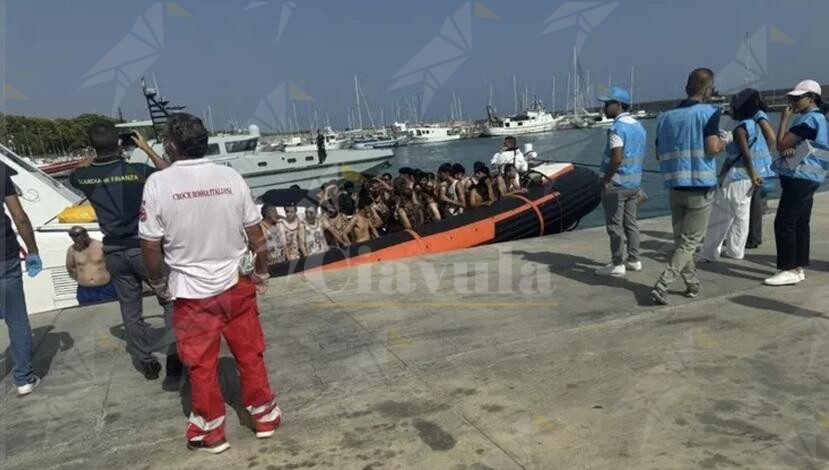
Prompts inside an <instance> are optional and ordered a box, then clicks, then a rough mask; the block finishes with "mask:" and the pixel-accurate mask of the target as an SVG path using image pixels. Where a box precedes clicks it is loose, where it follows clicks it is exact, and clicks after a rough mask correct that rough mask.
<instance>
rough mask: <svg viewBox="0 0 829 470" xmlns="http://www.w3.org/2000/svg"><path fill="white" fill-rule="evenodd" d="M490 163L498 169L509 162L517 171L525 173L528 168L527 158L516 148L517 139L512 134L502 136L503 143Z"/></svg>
mask: <svg viewBox="0 0 829 470" xmlns="http://www.w3.org/2000/svg"><path fill="white" fill-rule="evenodd" d="M490 163H491V164H492V166H493V167H497V168H498V169H501V168H502V167H503V166H504V165H506V164H508V163H510V164H512V165H513V166H514V167H515V169H516V170H518V172H519V173H526V172H527V170H528V169H529V165H528V164H527V159H526V158H524V154H523V153H521V149H519V148H518V141H517V140H516V139H515V137H513V136H507V137H504V145H503V147H501V151H500V152H498V153H496V154H495V155H494V156H493V157H492V161H491V162H490Z"/></svg>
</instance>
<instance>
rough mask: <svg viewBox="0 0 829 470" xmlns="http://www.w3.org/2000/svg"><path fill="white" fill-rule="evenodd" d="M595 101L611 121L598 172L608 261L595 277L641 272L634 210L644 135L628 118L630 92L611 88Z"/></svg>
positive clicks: (643, 151)
mask: <svg viewBox="0 0 829 470" xmlns="http://www.w3.org/2000/svg"><path fill="white" fill-rule="evenodd" d="M599 101H601V102H603V103H604V113H605V116H607V117H608V118H611V119H614V122H613V125H612V126H611V127H610V129H608V131H607V145H606V147H605V152H604V158H602V164H601V170H600V173H601V176H602V183H603V189H602V206H604V213H605V222H606V224H607V234H608V235H609V236H610V252H611V262H610V264H608V265H607V266H604V267H601V268H599V269H597V270H596V274H598V275H600V276H614V277H620V276H624V275H625V274H626V272H627V271H628V270H630V271H641V270H642V262H641V261H640V260H639V223H638V221H637V216H636V209H637V203H638V200H639V187H640V186H641V184H642V164H643V162H644V160H645V146H646V141H647V133H646V132H645V128H644V127H642V125H641V124H639V122H637V121H636V120H635V119H633V117H631V115H630V112H629V111H630V93H628V91H627V90H625V89H624V88H620V87H613V88H611V90H610V92H609V93H608V94H607V96H602V97H601V98H599ZM625 242H627V249H625V244H626V243H625Z"/></svg>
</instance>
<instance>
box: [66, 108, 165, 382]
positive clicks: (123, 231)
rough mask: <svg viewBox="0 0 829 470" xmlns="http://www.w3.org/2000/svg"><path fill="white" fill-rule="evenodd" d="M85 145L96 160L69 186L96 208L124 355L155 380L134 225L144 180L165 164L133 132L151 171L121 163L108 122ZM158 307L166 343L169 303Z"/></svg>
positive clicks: (116, 137) (94, 126)
mask: <svg viewBox="0 0 829 470" xmlns="http://www.w3.org/2000/svg"><path fill="white" fill-rule="evenodd" d="M89 140H90V142H91V143H92V146H93V147H94V148H95V153H96V155H97V156H96V158H95V159H94V161H93V162H92V163H91V164H90V165H88V166H86V167H84V168H78V169H76V170H75V171H73V172H72V174H71V175H70V176H69V184H71V185H72V186H74V187H75V188H77V189H79V190H80V191H81V192H82V193H83V194H84V195H85V196H86V197H87V198H88V199H89V202H90V203H91V204H92V207H93V208H95V213H96V214H97V216H98V224H99V225H100V227H101V232H103V234H104V239H103V243H104V254H105V256H106V265H107V270H108V271H109V272H110V274H111V275H112V282H113V284H114V285H115V291H116V292H117V293H118V302H119V304H120V307H121V317H122V319H123V321H124V332H125V335H124V336H125V338H126V342H127V352H128V353H129V354H130V356H132V359H133V364H134V365H135V366H136V368H137V369H138V370H139V371H141V373H142V374H144V377H146V378H147V379H148V380H154V379H157V378H158V373H159V371H160V370H161V364H159V362H158V360H157V359H156V358H155V356H154V355H153V350H154V349H156V348H155V345H154V344H153V342H154V341H153V338H152V337H151V335H150V327H149V324H148V323H147V322H145V321H144V317H143V286H142V282H147V283H149V279H148V278H147V274H146V272H145V270H144V264H143V262H142V259H141V242H140V240H139V238H138V219H139V216H140V212H141V198H142V194H143V191H144V183H145V182H146V181H147V177H148V176H150V175H151V174H152V173H153V172H155V171H158V170H162V169H164V168H166V167H167V166H169V163H168V162H166V161H164V160H163V159H161V158H160V157H159V156H158V155H157V154H156V153H155V152H154V151H153V150H152V147H150V146H149V144H147V142H146V141H145V140H144V138H143V137H142V136H141V135H140V134H138V133H137V132H136V133H134V135H133V141H134V142H135V144H136V145H137V146H138V148H140V149H141V150H142V151H144V153H146V154H147V155H148V156H149V158H150V159H151V160H152V161H153V164H154V165H155V168H153V167H151V166H149V165H146V164H143V163H128V162H127V161H125V160H124V158H123V157H122V156H121V147H120V145H119V135H118V130H117V129H116V127H115V126H114V125H113V124H112V123H110V122H106V121H99V122H96V123H94V124H92V125H91V126H90V128H89ZM158 301H159V304H161V306H162V307H163V309H164V321H165V331H166V334H165V338H167V337H169V335H172V334H173V330H172V323H171V315H172V302H171V299H163V298H159V299H158ZM166 342H168V343H169V348H168V351H167V353H168V355H167V379H168V380H169V381H175V382H176V383H177V379H178V378H179V377H180V376H181V363H180V362H179V360H178V356H177V355H176V353H175V340H174V339H173V340H168V341H166ZM165 385H166V384H165Z"/></svg>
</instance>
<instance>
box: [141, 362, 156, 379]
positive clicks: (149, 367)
mask: <svg viewBox="0 0 829 470" xmlns="http://www.w3.org/2000/svg"><path fill="white" fill-rule="evenodd" d="M139 370H140V371H141V374H143V375H144V378H145V379H147V380H156V379H158V373H159V372H161V363H160V362H158V361H156V360H155V359H153V360H152V361H150V362H144V363H142V364H141V366H140V369H139Z"/></svg>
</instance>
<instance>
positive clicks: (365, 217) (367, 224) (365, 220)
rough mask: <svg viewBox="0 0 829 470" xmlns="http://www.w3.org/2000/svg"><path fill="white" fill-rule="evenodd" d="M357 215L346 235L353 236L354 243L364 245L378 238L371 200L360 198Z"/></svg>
mask: <svg viewBox="0 0 829 470" xmlns="http://www.w3.org/2000/svg"><path fill="white" fill-rule="evenodd" d="M357 208H358V211H357V214H355V215H354V218H353V219H351V223H349V224H348V227H346V233H350V234H351V238H352V239H353V240H354V243H362V242H367V241H370V240H374V239H375V238H378V235H377V229H376V228H374V224H372V223H371V217H372V216H371V199H370V198H368V197H363V198H360V200H359V201H358V204H357Z"/></svg>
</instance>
